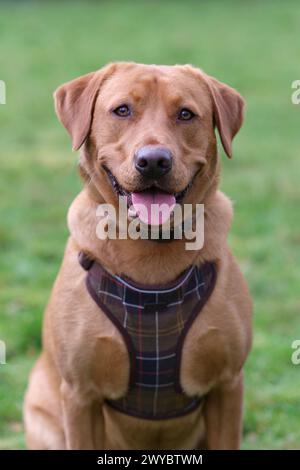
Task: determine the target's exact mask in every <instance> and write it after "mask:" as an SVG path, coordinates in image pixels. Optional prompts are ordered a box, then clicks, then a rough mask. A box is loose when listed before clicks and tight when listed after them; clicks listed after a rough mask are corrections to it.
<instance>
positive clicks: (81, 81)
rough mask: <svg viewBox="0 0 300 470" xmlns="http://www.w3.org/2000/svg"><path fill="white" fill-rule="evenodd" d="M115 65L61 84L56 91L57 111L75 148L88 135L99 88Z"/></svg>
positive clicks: (78, 146)
mask: <svg viewBox="0 0 300 470" xmlns="http://www.w3.org/2000/svg"><path fill="white" fill-rule="evenodd" d="M115 67H116V64H109V65H107V66H106V67H104V68H103V69H100V70H97V71H96V72H91V73H88V74H87V75H83V76H82V77H79V78H76V79H75V80H72V81H70V82H67V83H65V84H64V85H61V86H60V87H59V88H57V90H56V91H55V92H54V101H55V111H56V114H57V116H58V118H59V120H60V122H61V123H62V124H63V125H64V126H65V128H66V129H67V131H68V132H69V134H70V136H71V138H72V147H73V150H78V149H79V148H80V147H81V146H82V144H83V143H84V142H85V140H86V138H87V137H88V135H89V132H90V129H91V125H92V119H93V111H94V106H95V102H96V99H97V95H98V92H99V89H100V87H101V84H102V83H103V81H104V80H105V79H106V78H108V76H110V75H111V74H112V73H113V71H114V70H115Z"/></svg>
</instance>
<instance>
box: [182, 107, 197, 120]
mask: <svg viewBox="0 0 300 470" xmlns="http://www.w3.org/2000/svg"><path fill="white" fill-rule="evenodd" d="M194 116H195V114H194V113H193V111H190V110H189V109H187V108H183V109H181V110H180V111H179V113H178V119H180V121H190V120H191V119H193V117H194Z"/></svg>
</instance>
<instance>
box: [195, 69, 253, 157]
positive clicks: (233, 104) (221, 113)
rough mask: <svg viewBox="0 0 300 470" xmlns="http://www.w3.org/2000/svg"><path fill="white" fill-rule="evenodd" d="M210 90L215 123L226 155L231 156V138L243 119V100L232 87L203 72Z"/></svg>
mask: <svg viewBox="0 0 300 470" xmlns="http://www.w3.org/2000/svg"><path fill="white" fill-rule="evenodd" d="M203 77H204V79H205V81H206V83H207V84H208V87H209V89H210V92H211V96H212V100H213V108H214V119H215V124H216V126H217V128H218V131H219V134H220V138H221V142H222V145H223V148H224V150H225V152H226V155H227V156H228V157H229V158H231V157H232V140H233V138H234V136H235V135H236V134H237V132H238V131H239V130H240V128H241V126H242V124H243V119H244V108H245V101H244V99H243V98H242V96H241V95H240V94H239V93H238V92H237V91H236V90H234V89H233V88H231V87H230V86H228V85H225V84H224V83H221V82H219V81H218V80H216V79H215V78H213V77H210V76H209V75H206V74H203Z"/></svg>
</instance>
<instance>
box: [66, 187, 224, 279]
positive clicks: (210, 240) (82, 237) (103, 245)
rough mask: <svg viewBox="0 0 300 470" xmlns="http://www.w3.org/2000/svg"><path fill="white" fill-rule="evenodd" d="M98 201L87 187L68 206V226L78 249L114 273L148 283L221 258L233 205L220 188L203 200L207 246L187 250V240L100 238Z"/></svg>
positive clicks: (205, 244)
mask: <svg viewBox="0 0 300 470" xmlns="http://www.w3.org/2000/svg"><path fill="white" fill-rule="evenodd" d="M98 204H99V202H98V201H95V200H94V198H93V197H91V193H90V191H89V190H88V189H87V188H84V189H83V191H82V192H81V193H79V195H78V196H77V197H76V199H75V200H74V201H73V203H72V205H71V207H70V209H69V213H68V226H69V230H70V234H71V237H72V239H73V241H74V242H75V243H76V246H77V247H78V251H81V250H82V251H84V252H86V253H87V254H89V255H90V256H91V257H92V258H94V259H96V260H97V261H99V262H100V263H101V264H102V265H103V266H104V267H105V268H106V269H108V270H109V271H110V272H112V273H113V274H119V275H122V274H125V275H126V276H128V277H130V278H131V279H133V280H134V281H136V282H142V283H147V284H157V283H158V282H159V283H166V282H169V281H171V280H173V279H174V278H176V277H177V276H178V275H179V274H180V273H181V272H182V271H183V270H184V269H186V268H187V267H188V266H190V265H191V264H193V263H201V262H204V261H212V260H214V261H215V260H218V259H219V258H220V257H221V256H220V255H221V252H224V249H225V246H226V237H227V233H228V230H229V227H230V221H231V218H232V207H231V203H230V201H229V200H228V198H227V197H226V196H225V195H224V194H222V193H221V192H220V191H215V192H214V193H212V194H210V195H209V197H207V198H206V200H205V202H204V208H205V209H204V210H205V222H204V246H203V248H202V249H201V250H198V251H192V250H186V245H185V243H186V241H185V240H174V241H171V242H167V243H157V242H154V241H149V240H141V239H138V240H131V239H126V240H120V239H109V238H107V239H105V240H101V239H99V238H98V237H97V234H96V227H97V224H98V223H99V217H97V215H96V209H97V207H98Z"/></svg>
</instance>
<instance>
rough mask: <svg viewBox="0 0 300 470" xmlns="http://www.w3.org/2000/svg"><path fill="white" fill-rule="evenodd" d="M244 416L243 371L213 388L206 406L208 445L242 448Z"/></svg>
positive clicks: (221, 447)
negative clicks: (229, 380) (227, 381)
mask: <svg viewBox="0 0 300 470" xmlns="http://www.w3.org/2000/svg"><path fill="white" fill-rule="evenodd" d="M242 417H243V373H241V374H240V375H239V376H238V377H236V378H235V379H234V380H232V381H231V382H229V383H225V384H222V385H220V386H218V387H217V388H216V389H214V390H212V391H211V392H210V393H209V395H208V397H207V399H206V401H205V406H204V419H205V426H206V445H207V447H208V449H213V450H230V449H231V450H237V449H239V448H240V441H241V434H242Z"/></svg>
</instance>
